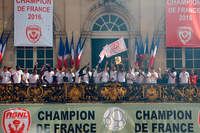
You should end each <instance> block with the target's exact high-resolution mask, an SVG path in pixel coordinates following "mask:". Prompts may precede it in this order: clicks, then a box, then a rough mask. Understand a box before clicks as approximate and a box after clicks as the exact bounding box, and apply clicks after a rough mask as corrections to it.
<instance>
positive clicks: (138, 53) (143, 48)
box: [134, 35, 160, 68]
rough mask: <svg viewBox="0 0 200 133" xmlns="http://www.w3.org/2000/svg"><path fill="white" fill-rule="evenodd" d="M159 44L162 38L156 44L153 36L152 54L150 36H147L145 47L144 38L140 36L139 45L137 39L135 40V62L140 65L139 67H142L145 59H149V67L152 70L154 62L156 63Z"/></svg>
mask: <svg viewBox="0 0 200 133" xmlns="http://www.w3.org/2000/svg"><path fill="white" fill-rule="evenodd" d="M159 42H160V38H158V39H157V40H156V43H155V38H154V36H153V39H152V44H151V48H150V53H149V50H148V44H149V37H148V35H147V36H146V39H145V45H143V39H142V36H140V43H138V40H137V37H136V38H135V52H134V53H135V54H134V60H135V63H136V64H138V66H139V67H142V63H143V61H144V59H145V58H149V60H148V67H149V68H152V66H153V64H154V61H155V57H156V53H157V51H158V48H159Z"/></svg>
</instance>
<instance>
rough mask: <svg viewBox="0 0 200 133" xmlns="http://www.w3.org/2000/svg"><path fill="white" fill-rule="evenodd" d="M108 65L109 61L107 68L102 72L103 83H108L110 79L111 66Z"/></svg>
mask: <svg viewBox="0 0 200 133" xmlns="http://www.w3.org/2000/svg"><path fill="white" fill-rule="evenodd" d="M107 65H108V62H106V65H105V69H104V71H103V72H102V75H101V76H102V77H101V83H107V82H108V81H109V73H108V71H109V68H108V67H107Z"/></svg>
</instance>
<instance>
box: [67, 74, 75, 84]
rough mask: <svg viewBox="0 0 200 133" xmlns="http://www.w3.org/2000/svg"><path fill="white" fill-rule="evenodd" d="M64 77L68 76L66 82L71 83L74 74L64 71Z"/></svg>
mask: <svg viewBox="0 0 200 133" xmlns="http://www.w3.org/2000/svg"><path fill="white" fill-rule="evenodd" d="M66 77H67V78H68V83H73V82H74V81H73V80H74V79H73V78H74V77H75V74H74V73H66Z"/></svg>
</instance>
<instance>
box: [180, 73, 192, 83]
mask: <svg viewBox="0 0 200 133" xmlns="http://www.w3.org/2000/svg"><path fill="white" fill-rule="evenodd" d="M189 77H190V75H189V73H188V72H184V73H183V72H181V73H180V75H179V78H180V83H181V84H188V83H189V80H188V79H189Z"/></svg>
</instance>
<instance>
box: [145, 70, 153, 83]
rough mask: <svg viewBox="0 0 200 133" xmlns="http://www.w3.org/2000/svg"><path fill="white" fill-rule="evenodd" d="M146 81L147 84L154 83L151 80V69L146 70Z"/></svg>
mask: <svg viewBox="0 0 200 133" xmlns="http://www.w3.org/2000/svg"><path fill="white" fill-rule="evenodd" d="M145 83H147V84H151V83H152V81H151V72H149V71H147V72H146V78H145Z"/></svg>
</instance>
